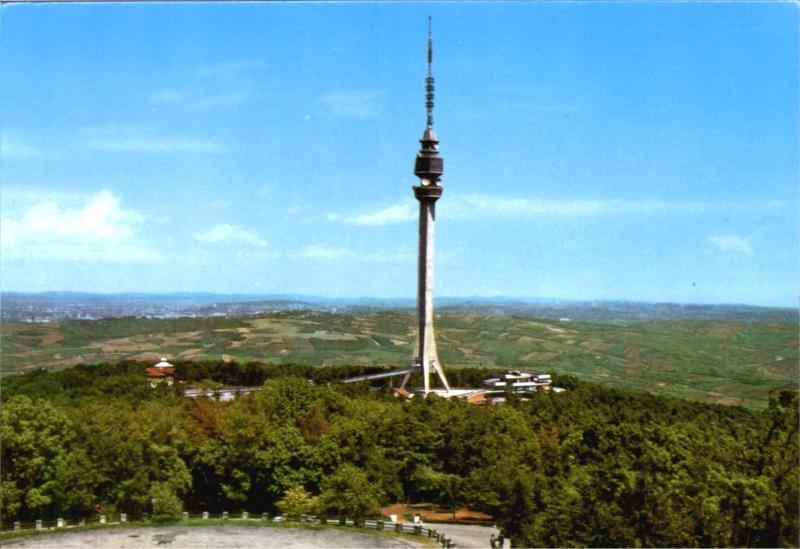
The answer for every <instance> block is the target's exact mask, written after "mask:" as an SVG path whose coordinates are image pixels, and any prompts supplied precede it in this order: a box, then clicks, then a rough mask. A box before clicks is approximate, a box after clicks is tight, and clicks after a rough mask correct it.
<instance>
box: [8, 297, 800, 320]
mask: <svg viewBox="0 0 800 549" xmlns="http://www.w3.org/2000/svg"><path fill="white" fill-rule="evenodd" d="M415 306H416V302H415V301H414V300H413V299H381V298H328V297H321V296H305V295H295V294H269V295H251V294H226V295H222V294H210V293H173V294H90V293H80V292H45V293H38V294H37V293H17V292H3V293H1V294H0V321H2V322H55V321H61V320H67V319H73V320H97V319H102V318H125V317H142V318H165V319H166V318H180V317H190V318H197V317H220V316H222V317H225V316H245V315H259V314H264V313H270V312H279V311H306V310H313V311H321V312H350V313H360V312H372V311H379V310H386V311H404V310H410V309H413V308H414V307H415ZM436 306H437V307H438V309H439V311H441V312H456V313H477V314H485V315H493V316H524V317H534V318H553V319H570V320H589V321H614V320H730V321H741V322H797V320H798V312H797V310H796V309H789V308H774V307H756V306H752V305H691V304H688V305H687V304H675V303H638V302H628V301H561V300H543V299H520V298H507V297H444V298H438V299H437V300H436Z"/></svg>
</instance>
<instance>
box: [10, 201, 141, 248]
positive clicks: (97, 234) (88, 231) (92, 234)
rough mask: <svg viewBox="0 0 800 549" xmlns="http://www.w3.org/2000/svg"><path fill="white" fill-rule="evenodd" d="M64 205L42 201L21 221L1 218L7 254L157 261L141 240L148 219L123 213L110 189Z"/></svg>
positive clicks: (129, 211) (138, 214) (134, 214)
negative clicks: (74, 203) (80, 201)
mask: <svg viewBox="0 0 800 549" xmlns="http://www.w3.org/2000/svg"><path fill="white" fill-rule="evenodd" d="M63 202H66V203H71V202H74V201H72V200H65V201H63ZM63 202H62V204H59V202H57V201H55V200H48V201H44V202H38V203H36V204H33V205H32V206H30V207H29V208H28V209H27V211H25V213H24V214H23V215H22V216H21V217H16V218H15V217H12V216H3V218H2V231H0V247H2V252H3V256H4V257H5V258H7V259H37V260H47V259H55V260H66V261H84V260H86V261H144V260H154V259H157V255H156V254H155V252H154V251H152V250H150V249H149V248H148V247H147V246H146V245H144V244H143V243H142V242H141V241H140V239H139V238H138V231H139V227H140V226H141V225H142V224H143V222H144V217H143V216H142V215H141V214H140V213H139V212H137V211H135V210H128V209H124V208H123V207H122V205H121V201H120V199H119V198H117V197H116V196H114V195H113V194H112V193H111V192H110V191H107V190H103V191H100V192H99V193H96V194H93V195H90V196H89V197H88V198H87V199H86V200H84V201H83V202H82V203H81V204H80V205H79V206H64V205H63Z"/></svg>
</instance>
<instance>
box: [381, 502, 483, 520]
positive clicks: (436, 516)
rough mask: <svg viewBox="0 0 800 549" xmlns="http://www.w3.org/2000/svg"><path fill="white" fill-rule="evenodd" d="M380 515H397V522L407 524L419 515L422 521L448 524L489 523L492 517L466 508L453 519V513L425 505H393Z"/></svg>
mask: <svg viewBox="0 0 800 549" xmlns="http://www.w3.org/2000/svg"><path fill="white" fill-rule="evenodd" d="M381 514H382V515H383V516H386V517H388V516H389V515H397V520H398V522H409V521H410V520H411V519H410V518H406V517H413V516H414V515H415V514H417V515H419V516H420V518H422V520H423V521H426V520H428V521H435V522H448V521H451V522H452V521H454V520H455V521H468V522H491V520H492V517H491V516H490V515H487V514H486V513H481V512H480V511H471V510H469V509H467V508H466V507H462V508H461V509H458V510H457V511H456V513H455V517H453V512H452V511H448V510H445V509H438V508H435V507H434V506H432V505H430V504H427V503H418V504H405V503H395V504H394V505H390V506H388V507H384V508H383V509H381Z"/></svg>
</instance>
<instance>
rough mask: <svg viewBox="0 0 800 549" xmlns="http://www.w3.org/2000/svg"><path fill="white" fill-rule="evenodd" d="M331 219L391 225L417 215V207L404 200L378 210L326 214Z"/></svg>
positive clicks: (351, 222)
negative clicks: (347, 213) (346, 213)
mask: <svg viewBox="0 0 800 549" xmlns="http://www.w3.org/2000/svg"><path fill="white" fill-rule="evenodd" d="M325 217H326V218H327V219H328V220H329V221H344V222H345V223H349V224H351V225H373V226H374V225H391V224H394V223H405V222H406V221H412V220H414V219H416V217H417V208H415V207H414V203H413V202H411V201H405V200H404V201H403V202H400V203H399V204H394V205H393V206H387V207H386V208H383V209H382V210H378V211H376V212H361V213H354V214H349V215H341V214H337V213H329V214H328V215H326V216H325Z"/></svg>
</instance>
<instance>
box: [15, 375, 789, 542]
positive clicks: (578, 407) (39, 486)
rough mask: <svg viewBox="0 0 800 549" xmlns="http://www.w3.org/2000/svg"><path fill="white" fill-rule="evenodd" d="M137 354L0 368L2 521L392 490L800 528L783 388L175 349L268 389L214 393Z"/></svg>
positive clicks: (538, 530)
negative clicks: (396, 390)
mask: <svg viewBox="0 0 800 549" xmlns="http://www.w3.org/2000/svg"><path fill="white" fill-rule="evenodd" d="M148 365H149V364H145V363H139V362H132V361H128V362H119V363H114V364H100V365H92V366H77V367H75V368H71V369H67V370H63V371H59V372H47V371H37V372H32V373H26V374H25V375H20V376H14V377H8V378H5V379H3V387H2V390H3V395H2V397H3V406H2V410H1V411H0V428H2V469H1V471H2V477H0V480H1V481H2V482H1V484H0V489H1V492H0V512H1V513H2V521H3V525H4V526H6V525H7V524H9V523H10V522H11V521H14V520H22V521H30V520H33V519H37V518H44V519H51V518H54V517H65V518H70V519H76V518H80V517H90V516H91V515H92V513H93V512H94V511H95V509H96V508H97V505H100V506H101V507H102V509H103V510H104V512H105V513H107V514H113V513H117V512H126V513H129V514H130V515H131V516H141V515H142V514H143V513H145V512H151V513H155V514H158V513H160V512H161V513H164V514H169V513H170V512H174V511H175V509H185V510H188V511H193V512H197V511H201V510H206V511H211V512H220V511H222V510H226V511H230V512H236V511H241V510H247V511H250V512H252V513H261V512H271V513H277V512H287V513H288V512H289V511H290V510H297V509H301V510H302V509H308V510H313V511H315V512H325V513H329V514H347V515H348V516H356V517H357V516H369V515H373V514H375V513H377V512H378V509H379V508H380V506H382V505H384V504H388V503H393V502H400V501H402V502H430V503H434V504H437V505H440V506H442V507H445V508H456V507H460V506H469V507H470V508H472V509H475V510H480V511H484V512H486V513H488V514H490V515H492V517H494V519H495V521H496V522H497V524H498V525H499V526H500V527H501V528H502V529H503V530H504V532H505V535H506V537H509V538H511V539H512V540H513V541H514V543H515V545H518V546H523V545H524V546H560V547H570V546H595V547H599V546H604V547H614V546H626V547H639V546H669V547H680V546H762V547H779V546H782V547H796V546H798V544H799V543H800V539H798V513H799V510H798V498H799V497H800V494H798V485H799V484H800V471H799V465H798V464H799V462H800V456H799V455H798V422H799V421H800V417H799V416H800V415H799V414H798V399H797V394H796V393H795V392H792V391H779V392H776V393H775V394H774V395H773V396H772V397H771V398H770V401H769V406H768V407H767V408H766V409H763V410H752V409H746V408H743V407H732V406H722V405H715V404H704V403H696V402H691V401H688V400H682V399H677V398H672V397H666V396H658V395H653V394H649V393H646V392H632V391H628V390H623V389H618V388H613V387H607V386H601V385H598V384H594V383H590V382H587V381H583V380H580V379H578V378H575V377H572V376H565V375H559V374H554V381H555V383H556V384H557V385H560V386H562V387H565V388H566V389H567V391H565V392H563V393H558V394H555V393H545V392H542V393H537V394H535V395H532V396H531V397H530V398H527V399H519V398H516V397H515V396H514V395H509V397H508V399H507V403H506V404H505V405H501V406H491V407H485V406H478V405H472V404H468V403H466V402H464V401H461V400H457V399H452V400H447V399H443V398H438V397H436V396H431V397H429V398H426V399H423V398H414V399H412V400H402V399H397V398H394V397H393V396H391V393H390V392H389V391H388V390H369V388H368V387H367V386H366V385H360V384H359V385H342V384H337V383H330V382H331V381H334V380H335V379H337V378H339V377H344V376H346V375H350V374H357V373H363V372H364V371H365V369H364V368H356V367H331V368H316V369H315V368H311V367H306V366H286V365H284V366H276V365H263V364H258V363H250V364H244V365H237V364H226V363H222V362H219V363H212V362H205V363H191V362H185V363H177V364H176V367H177V371H176V375H177V378H178V380H179V381H182V382H184V383H194V384H205V385H212V386H213V385H214V384H223V383H224V384H236V385H263V387H262V389H261V390H260V391H257V392H254V393H252V394H250V395H248V396H243V397H240V398H237V399H236V400H234V401H231V402H213V401H209V400H206V399H202V398H201V399H190V398H185V397H182V396H181V394H180V389H179V387H180V386H182V385H181V384H180V383H178V384H176V385H175V386H173V387H168V386H166V385H164V386H159V387H156V388H155V389H153V388H151V387H150V386H149V385H148V383H147V381H146V379H145V376H144V368H145V366H148ZM485 374H486V371H484V370H479V369H475V370H472V369H460V370H454V371H453V372H452V376H451V377H452V379H451V383H452V384H454V385H460V384H468V383H470V382H473V381H474V380H479V379H482V378H483V377H485ZM449 375H450V373H449ZM154 501H155V502H157V503H154Z"/></svg>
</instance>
